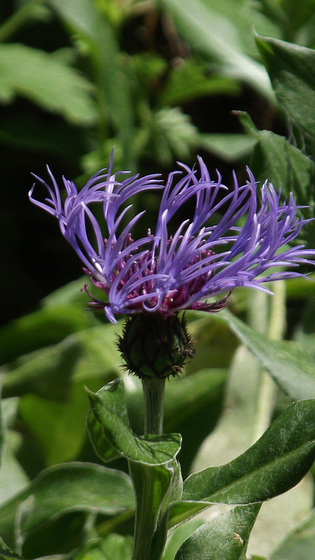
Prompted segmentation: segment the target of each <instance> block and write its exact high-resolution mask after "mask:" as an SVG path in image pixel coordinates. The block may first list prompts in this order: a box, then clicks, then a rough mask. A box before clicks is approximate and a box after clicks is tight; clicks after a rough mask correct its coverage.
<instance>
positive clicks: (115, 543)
mask: <svg viewBox="0 0 315 560" xmlns="http://www.w3.org/2000/svg"><path fill="white" fill-rule="evenodd" d="M132 548H133V539H132V537H128V536H123V535H117V534H115V533H112V534H111V535H108V536H107V537H105V538H104V539H102V540H101V541H100V542H98V543H97V544H94V545H93V546H91V548H89V549H88V550H85V551H84V552H81V553H79V554H78V555H76V556H75V557H74V560H114V559H115V560H131V556H132Z"/></svg>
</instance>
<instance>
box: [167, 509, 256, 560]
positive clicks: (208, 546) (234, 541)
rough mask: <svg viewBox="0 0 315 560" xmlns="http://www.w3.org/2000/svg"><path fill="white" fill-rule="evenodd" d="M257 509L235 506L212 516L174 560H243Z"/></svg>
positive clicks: (183, 546) (185, 543)
mask: <svg viewBox="0 0 315 560" xmlns="http://www.w3.org/2000/svg"><path fill="white" fill-rule="evenodd" d="M259 508H260V504H252V505H249V506H238V507H235V508H234V509H233V510H232V511H229V512H227V513H224V514H221V515H218V516H216V517H215V518H214V519H212V520H211V522H209V523H205V524H204V525H202V526H201V527H200V528H199V529H197V530H196V531H195V532H194V533H193V534H192V535H191V537H189V538H188V539H187V540H186V541H185V542H184V544H183V545H182V546H181V547H180V549H179V551H178V553H177V554H176V556H175V560H196V558H198V559H199V558H200V559H201V558H202V559H203V560H245V559H246V548H247V544H248V539H249V536H250V532H251V529H252V527H253V525H254V523H255V520H256V517H257V514H258V512H259Z"/></svg>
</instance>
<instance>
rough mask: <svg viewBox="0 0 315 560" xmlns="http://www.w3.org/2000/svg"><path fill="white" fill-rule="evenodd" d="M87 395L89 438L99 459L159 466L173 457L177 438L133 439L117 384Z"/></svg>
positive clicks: (174, 436) (121, 390)
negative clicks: (114, 459)
mask: <svg viewBox="0 0 315 560" xmlns="http://www.w3.org/2000/svg"><path fill="white" fill-rule="evenodd" d="M88 394H89V397H90V402H91V411H90V413H89V416H88V429H89V435H90V438H91V441H92V443H93V445H94V448H95V451H96V452H97V454H98V455H99V456H100V458H101V459H103V460H104V461H108V460H111V459H112V458H114V457H116V456H117V455H118V456H123V457H125V458H127V459H129V460H131V461H134V462H140V463H147V464H149V465H162V464H165V463H168V462H170V461H172V460H173V459H174V457H176V455H177V453H178V452H179V450H180V444H181V437H180V435H179V434H164V435H162V436H154V435H149V436H137V435H136V434H134V433H133V432H132V431H131V429H130V426H129V418H128V414H127V408H126V403H125V397H124V386H123V382H122V381H121V380H115V381H112V382H111V383H108V384H107V385H105V386H104V387H103V388H102V389H100V390H99V391H98V392H97V393H92V391H89V392H88Z"/></svg>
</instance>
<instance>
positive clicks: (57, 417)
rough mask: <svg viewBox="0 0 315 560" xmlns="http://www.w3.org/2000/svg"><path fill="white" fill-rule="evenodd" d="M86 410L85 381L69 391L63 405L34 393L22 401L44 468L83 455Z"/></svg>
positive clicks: (23, 416) (22, 415)
mask: <svg viewBox="0 0 315 560" xmlns="http://www.w3.org/2000/svg"><path fill="white" fill-rule="evenodd" d="M89 383H91V380H89ZM94 385H95V387H96V388H98V387H99V385H100V380H99V379H96V380H95V382H94ZM87 409H88V400H87V398H86V392H85V390H84V383H82V382H80V383H78V382H76V383H73V384H72V385H71V387H69V388H68V390H67V400H66V401H63V402H62V401H56V400H54V399H48V398H42V397H39V396H38V395H33V394H27V395H24V396H23V397H22V398H21V400H20V406H19V416H20V418H21V420H23V422H24V425H25V427H26V428H27V430H28V431H29V433H30V437H32V438H34V440H35V445H37V446H40V454H41V458H42V459H43V461H44V465H45V466H52V465H56V464H58V463H63V462H65V461H74V460H76V459H77V458H78V456H80V452H81V450H82V447H83V445H84V443H85V441H86V425H85V419H86V413H87Z"/></svg>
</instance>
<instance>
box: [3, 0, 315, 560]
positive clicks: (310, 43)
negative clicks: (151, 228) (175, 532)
mask: <svg viewBox="0 0 315 560" xmlns="http://www.w3.org/2000/svg"><path fill="white" fill-rule="evenodd" d="M0 18H1V26H0V144H1V152H0V158H1V159H0V161H1V178H2V180H1V188H2V197H1V209H0V212H1V220H0V247H1V253H0V259H1V261H0V262H1V290H0V298H1V302H0V303H1V319H0V321H1V325H2V328H1V331H0V351H1V363H2V364H3V366H2V370H1V373H0V376H1V380H2V382H3V395H4V397H5V399H4V410H3V414H4V418H5V423H6V426H8V427H9V432H8V435H7V439H6V442H7V443H6V448H5V449H6V451H5V459H4V462H3V469H2V474H1V475H0V479H1V480H2V490H1V492H2V495H1V494H0V497H1V500H2V502H5V501H6V500H7V499H9V498H11V497H12V496H14V494H15V493H16V492H17V491H18V490H22V489H24V488H27V487H28V484H29V481H30V480H33V479H34V477H35V476H36V475H38V473H40V472H41V471H42V470H43V469H45V468H46V467H53V466H54V465H56V464H59V463H62V462H69V461H71V462H72V461H83V462H84V463H86V462H87V461H91V462H92V463H93V464H94V465H96V464H97V463H98V459H97V458H96V456H95V454H94V452H93V450H92V448H91V445H90V443H89V442H88V440H87V437H86V432H85V425H84V418H85V415H86V411H87V408H88V404H87V399H86V395H85V393H84V389H83V387H84V385H85V384H88V386H89V387H90V388H91V389H95V390H96V389H98V388H99V387H100V386H101V385H102V384H103V383H105V382H107V381H110V380H112V379H115V378H116V377H121V376H122V375H123V374H122V372H121V369H120V367H119V355H118V353H117V352H116V350H115V344H114V341H115V336H116V333H117V328H116V327H112V326H111V325H104V319H103V317H102V316H101V315H100V314H99V315H95V316H93V315H92V314H91V313H90V312H87V311H86V308H85V307H86V298H85V296H84V295H83V294H81V292H80V287H81V286H82V285H83V283H84V281H83V280H82V278H81V275H82V273H81V270H80V263H79V262H78V259H77V258H76V256H75V255H74V254H73V252H72V250H71V248H70V247H68V246H67V245H66V243H65V242H64V240H63V239H62V237H61V235H60V233H59V231H58V227H57V225H56V223H55V222H54V220H51V219H50V218H49V217H48V216H47V215H45V214H44V213H42V212H40V211H39V210H38V209H37V208H35V207H33V206H32V205H30V204H29V202H28V199H27V193H28V190H29V188H30V187H31V185H32V178H31V176H30V172H34V173H36V174H38V175H40V176H45V173H46V170H45V164H46V163H48V164H49V165H50V167H51V168H52V170H53V172H54V174H55V175H56V176H57V177H61V175H62V174H64V175H65V176H66V177H68V178H72V179H75V180H76V182H77V184H78V185H79V186H82V185H83V184H84V182H85V180H86V179H87V177H89V176H90V175H91V174H92V173H94V172H96V171H97V170H98V169H100V168H102V167H106V166H107V164H108V159H109V154H110V151H111V149H112V147H113V146H116V149H115V161H116V168H117V170H119V169H130V170H131V171H132V172H140V173H147V172H156V171H161V172H162V173H163V174H165V175H166V174H167V173H168V172H169V171H170V170H173V169H174V167H175V162H176V160H181V161H185V163H187V164H188V165H192V164H193V163H194V161H195V159H196V155H197V154H200V155H202V156H203V158H204V159H205V161H206V163H207V165H208V167H209V169H211V170H213V174H214V173H215V170H216V169H219V170H220V172H221V174H222V175H223V179H224V181H225V182H226V184H231V180H232V169H235V170H236V171H237V174H238V176H239V178H240V180H242V179H244V177H245V165H246V164H250V166H251V168H252V170H253V172H254V173H255V174H256V177H257V178H258V179H260V180H262V181H263V180H265V179H266V178H269V179H270V180H272V181H273V182H274V184H275V186H276V187H277V188H280V186H281V187H282V189H283V192H284V194H287V193H288V192H289V191H290V190H293V191H294V192H295V195H296V196H297V197H298V200H299V202H300V203H301V204H305V203H306V204H309V205H310V207H311V208H310V210H309V211H307V212H309V215H310V216H311V215H312V213H313V198H314V182H313V178H314V164H313V158H314V138H315V121H314V117H313V115H314V114H315V93H314V91H315V73H314V67H315V66H314V58H315V55H314V47H315V2H314V0H302V1H300V2H299V3H296V2H295V1H293V0H255V1H254V0H221V1H220V2H219V3H218V2H216V1H215V0H165V1H163V0H161V1H158V0H156V1H150V0H62V1H61V0H47V1H45V2H44V1H41V0H28V1H23V0H16V1H15V2H14V1H13V0H8V1H6V2H2V3H1V4H0ZM264 37H268V38H269V39H264ZM274 40H275V41H274ZM279 40H280V42H279ZM283 41H285V42H286V43H283ZM297 47H298V48H301V50H298V51H296V48H297ZM304 49H305V50H304ZM139 204H145V206H146V208H147V209H148V212H147V213H148V223H150V216H151V215H154V212H155V210H156V205H157V200H156V198H154V197H152V199H151V198H150V199H148V200H145V201H139ZM305 235H306V240H307V242H308V244H309V245H310V246H312V247H314V237H315V236H314V227H313V226H312V225H310V227H309V228H308V230H307V231H306V234H305ZM306 272H308V270H306ZM69 282H71V283H70V284H69ZM314 294H315V288H314V286H313V285H312V283H310V282H307V281H304V280H301V281H290V282H288V283H287V293H286V295H285V294H284V293H283V292H281V288H279V294H278V295H277V299H276V298H274V299H276V301H277V302H278V303H276V304H275V303H271V302H270V300H269V299H268V298H267V299H266V297H265V296H264V297H262V296H260V295H259V296H257V295H252V294H247V293H246V292H243V291H242V290H239V291H238V292H237V293H236V294H235V296H233V298H232V299H231V307H230V308H231V310H232V311H233V312H234V313H235V314H236V316H238V317H240V318H241V319H243V320H245V321H246V322H247V324H248V325H249V326H250V327H253V328H255V329H257V330H259V331H260V332H262V334H263V335H265V336H266V337H271V338H273V339H281V338H285V339H293V340H294V341H298V343H299V344H300V345H301V346H300V347H299V352H300V354H299V353H298V349H297V347H296V346H293V347H291V346H290V347H289V349H288V350H287V349H286V352H288V353H287V354H285V360H287V361H285V364H286V365H287V368H288V369H289V370H290V364H291V369H292V371H293V369H294V368H293V366H292V364H293V362H294V361H295V362H298V364H297V366H296V367H297V369H298V370H299V367H300V370H299V371H298V374H297V378H296V380H295V381H293V388H292V385H291V386H290V387H288V386H287V385H286V383H287V381H286V379H287V378H286V373H285V375H284V376H283V378H284V381H283V378H281V379H280V378H279V375H280V374H279V368H278V369H276V368H275V366H274V364H275V363H276V357H277V356H279V352H280V349H279V348H280V347H278V346H273V347H269V346H268V342H267V341H264V344H265V345H266V351H265V352H264V351H261V350H259V348H260V347H259V344H258V342H257V341H256V339H254V338H253V336H252V335H249V338H248V336H247V338H246V333H245V334H244V332H242V329H241V328H240V327H239V325H238V324H237V323H236V324H234V323H233V320H232V319H229V316H228V317H227V318H226V317H225V319H221V320H220V319H219V318H213V319H211V318H209V317H204V316H202V317H199V316H195V315H194V314H191V315H190V316H189V320H190V329H191V332H192V334H193V335H194V337H195V338H196V340H197V343H198V346H197V354H196V358H195V359H194V360H193V362H192V363H191V364H190V366H188V368H187V371H186V374H185V378H184V379H183V380H182V381H180V380H174V381H172V383H170V384H169V387H168V390H167V396H166V428H167V430H168V431H180V432H181V433H182V434H183V436H184V445H183V450H182V452H181V461H182V466H183V472H184V474H185V475H187V474H188V473H189V471H190V469H191V468H192V466H193V468H201V467H203V466H206V465H208V464H210V463H213V464H214V463H215V462H217V463H216V464H219V463H220V462H222V461H228V460H230V459H231V458H232V457H233V456H235V455H236V454H238V453H240V452H241V451H243V450H244V449H246V447H248V446H249V445H250V443H252V441H253V434H251V433H250V430H249V426H250V425H251V423H252V424H253V425H256V427H257V425H258V424H259V422H258V421H257V423H256V422H255V421H254V420H253V418H254V419H255V418H256V419H257V409H259V406H258V405H259V402H262V401H261V400H260V401H259V397H258V396H259V394H260V395H261V392H260V389H261V387H262V385H263V386H264V384H262V383H261V380H262V379H264V378H263V377H262V376H263V374H262V372H261V364H262V365H263V366H264V367H265V368H266V369H267V371H268V372H269V373H271V375H273V377H274V378H275V379H276V381H277V383H278V385H280V387H281V388H282V390H283V392H281V391H280V392H277V393H276V391H275V390H274V389H271V392H270V394H269V397H270V400H269V401H268V398H269V397H268V398H267V397H265V399H266V398H267V401H268V402H269V405H268V407H269V411H268V413H267V415H266V418H267V420H266V426H265V428H266V427H267V425H268V421H269V419H270V418H274V417H276V416H277V415H278V414H279V413H280V412H281V411H282V410H284V409H286V407H287V406H288V404H289V402H290V400H291V399H292V400H295V399H296V398H297V399H300V398H306V397H312V398H314V395H315V392H314V395H313V393H312V391H313V390H314V389H313V381H314V375H315V374H314V363H313V357H314V351H315V339H314V321H313V312H314ZM261 298H262V299H261ZM279 302H280V303H279ZM277 310H278V311H277ZM277 313H278V315H277ZM279 316H280V319H279ZM274 317H278V319H277V318H276V319H275V318H274ZM231 321H232V323H231ZM233 325H234V326H233ZM293 344H295V342H293ZM209 348H211V350H210V351H209ZM248 348H249V349H250V351H251V352H248ZM281 348H282V347H281ZM253 353H254V354H255V356H256V358H258V360H259V363H260V365H258V362H257V361H256V359H254V358H253V356H252V354H253ZM302 355H303V360H306V362H305V364H304V362H303V360H302ZM305 356H306V357H305ZM210 357H211V362H210V363H209V358H210ZM268 357H269V362H268V360H267V358H268ZM295 362H294V363H295ZM301 364H302V365H301ZM278 365H279V363H278ZM210 370H211V374H210ZM287 371H288V370H287ZM290 371H291V370H290ZM301 371H302V373H303V372H305V371H307V375H308V376H309V378H310V379H311V380H312V381H309V378H307V380H306V381H305V384H304V385H303V383H302V387H305V390H303V388H302V389H301V392H300V393H299V394H298V391H299V390H300V388H301V377H299V375H301ZM248 372H251V376H250V377H249V375H248ZM294 372H295V373H294ZM294 372H293V373H292V375H293V377H294V375H296V371H295V370H294ZM228 373H229V375H228ZM227 379H228V383H227ZM290 379H291V377H290V375H289V380H290ZM294 379H295V378H294ZM308 381H309V383H310V385H308V384H307V383H308ZM125 383H126V389H127V402H128V407H129V414H130V419H131V423H132V425H133V428H134V430H135V431H136V432H138V433H140V432H141V425H142V409H141V391H140V388H139V386H138V384H137V381H136V380H135V379H133V378H126V379H125ZM174 395H176V399H174ZM257 395H258V396H257ZM231 411H232V413H231ZM215 426H216V429H215V431H214V432H213V431H212V430H213V429H214V428H215ZM260 431H261V426H260V428H259V427H257V433H256V436H257V435H258V434H259V432H260ZM209 434H212V435H211V436H209ZM209 437H210V439H209ZM211 438H212V439H211ZM203 442H204V443H203ZM202 443H203V446H202V447H201V445H202ZM209 449H211V455H209ZM228 451H229V453H228ZM71 464H72V463H71ZM115 466H116V464H115ZM117 466H118V467H119V468H122V469H124V468H125V467H124V465H123V463H122V462H119V461H118V463H117ZM58 472H59V471H58ZM85 475H86V476H87V479H88V478H89V476H90V477H91V480H92V479H93V480H95V476H98V475H97V474H95V472H94V471H93V473H92V474H91V473H85ZM56 476H57V480H60V478H58V477H59V476H60V477H61V476H62V475H61V474H60V473H59V474H58V473H57V475H56ZM120 483H121V484H123V483H122V482H119V483H118V482H117V484H120ZM69 492H70V489H69ZM91 492H92V491H91ZM125 492H126V493H127V489H125ZM295 492H297V493H296V494H294V495H293V497H292V498H290V497H288V498H285V499H287V500H288V502H285V504H286V505H283V503H282V505H281V503H280V506H273V507H274V508H275V510H274V513H267V515H266V518H267V519H269V525H268V526H266V525H263V527H262V529H261V533H260V536H259V531H258V533H257V535H258V536H257V547H258V548H256V549H255V550H254V552H255V553H257V554H258V553H261V554H265V555H266V556H267V555H268V557H269V555H270V558H272V560H284V558H286V559H288V560H290V559H291V558H292V559H293V558H297V557H298V558H299V560H311V558H312V556H311V555H312V551H313V550H314V548H313V547H314V546H315V544H314V538H315V537H314V534H315V525H314V514H313V513H312V509H313V482H312V478H311V476H308V477H307V479H305V480H304V481H303V482H302V483H301V485H300V486H299V489H298V490H295ZM126 495H127V494H126ZM92 498H93V499H94V497H93V494H92V493H91V497H90V499H91V501H93V500H92ZM41 499H42V500H44V498H41V497H39V500H41ZM80 499H82V496H81V497H80ZM43 503H44V502H43ZM12 507H13V509H14V506H12ZM106 507H107V506H106V505H104V504H103V505H100V506H99V510H98V511H97V512H95V511H94V510H93V508H92V509H91V508H90V507H88V506H86V507H85V508H84V507H81V509H80V513H79V514H78V513H74V512H73V510H72V509H71V507H70V506H68V509H67V507H65V510H64V512H66V513H65V514H64V515H63V514H62V517H61V518H59V515H61V514H58V515H57V513H56V512H57V511H59V512H63V509H62V507H61V506H60V504H56V505H55V510H54V511H55V517H54V516H52V517H53V518H54V522H53V523H50V524H47V517H48V514H47V511H46V513H45V512H44V513H43V518H42V519H41V520H40V521H39V522H37V525H36V522H35V521H34V526H30V527H24V529H23V527H22V529H21V527H20V528H19V530H20V531H21V535H22V536H21V535H20V540H19V538H18V539H17V542H18V545H19V546H20V549H19V550H20V552H21V553H23V555H24V556H25V557H26V558H35V557H41V556H43V555H48V554H66V553H69V551H70V552H71V554H72V556H78V557H79V558H82V557H84V554H85V553H87V551H90V545H89V544H88V543H90V542H92V541H91V539H92V537H93V536H94V537H95V535H97V536H99V537H102V538H107V535H108V534H109V533H110V531H111V530H112V529H114V530H115V531H116V533H117V535H118V536H117V535H116V537H114V538H116V541H115V542H114V541H113V542H109V541H107V544H106V546H105V545H104V546H105V548H104V546H103V544H102V543H103V541H101V544H100V548H99V549H98V552H97V553H96V552H95V551H94V552H91V551H90V552H89V554H94V555H95V556H97V554H99V555H101V556H102V557H104V558H107V556H106V554H107V552H106V550H111V549H110V547H111V546H113V547H114V548H113V549H112V550H114V551H115V554H118V552H117V551H118V549H119V550H120V548H121V550H122V552H121V558H125V557H128V556H126V555H127V552H126V551H127V550H129V548H130V544H129V540H128V539H129V535H130V534H132V529H131V522H130V521H129V519H128V516H129V517H130V518H131V516H132V508H131V505H130V503H126V504H122V505H119V504H118V505H117V508H116V509H115V511H114V513H113V511H109V510H108V509H106ZM277 507H278V508H280V511H283V510H284V509H285V510H286V512H287V516H286V517H285V518H284V521H283V523H281V519H280V518H281V517H282V516H279V509H277ZM73 509H74V510H75V507H74V506H73ZM44 510H45V508H44V506H43V511H44ZM5 511H6V510H3V518H4V517H5V515H7V514H5ZM14 511H15V510H14ZM210 511H211V510H210ZM270 511H272V510H270ZM82 512H83V513H82ZM121 512H124V513H121ZM0 515H1V508H0ZM306 515H310V520H309V521H307V525H306V529H305V532H306V533H305V534H304V533H303V530H304V529H303V530H301V531H300V532H298V533H294V534H293V536H292V537H290V538H291V541H286V542H287V544H284V545H283V547H282V548H281V547H280V541H281V539H282V538H285V536H286V535H287V533H288V532H289V531H290V530H292V529H293V528H294V527H295V526H296V525H298V524H299V523H300V522H301V521H302V519H303V518H304V516H306ZM45 516H46V517H45ZM124 516H125V517H124ZM194 523H195V522H194ZM43 524H44V526H45V529H43V530H42V529H41V530H40V528H41V527H42V526H43ZM197 524H198V522H197ZM22 525H23V524H22ZM196 527H197V525H194V526H191V532H192V531H193V530H194V529H195V528H196ZM0 528H1V520H0ZM3 531H4V533H3V534H4V535H6V534H7V533H6V529H3ZM266 531H268V535H269V539H268V543H269V544H268V545H267V546H265V548H264V544H263V543H264V539H263V537H262V536H263V535H264V534H265V532H266ZM0 534H1V531H0ZM188 535H189V533H187V536H188ZM305 535H306V536H305ZM125 537H126V538H125ZM6 538H7V540H6ZM6 538H5V539H4V540H5V541H6V542H7V544H9V546H12V547H16V546H17V543H16V541H15V542H13V541H14V539H13V540H10V539H11V537H10V536H7V537H6ZM111 538H112V537H111ZM179 540H184V539H183V538H182V537H181V539H179ZM265 540H266V539H265ZM296 541H298V542H297V544H296ZM302 541H303V542H302ZM47 542H49V543H50V545H49V546H50V547H51V549H50V548H49V547H48V548H47ZM104 542H105V541H104ZM174 542H175V544H174V543H173V544H172V543H170V546H169V549H168V552H167V553H166V554H167V555H165V560H171V558H174V555H175V552H174V553H173V552H172V550H173V549H174V550H175V549H176V547H177V548H178V546H179V544H180V543H179V544H178V543H177V541H176V539H175V540H174ZM292 542H294V543H295V544H294V546H298V547H300V548H298V551H299V552H298V554H297V553H296V549H295V548H294V547H293V544H292ZM301 542H302V544H301ZM302 545H303V546H302ZM102 546H103V548H102ZM172 546H173V549H172ZM253 546H254V545H253ZM281 546H282V545H281ZM106 547H107V548H106ZM115 547H116V548H115ZM119 547H120V548H119ZM124 547H125V549H126V551H125V552H124V550H125V549H124ZM128 547H129V548H128ZM279 547H280V548H279ZM18 548H19V547H17V548H15V550H17V549H18ZM93 550H94V549H93ZM100 550H101V552H100ZM290 550H291V552H289V551H290ZM73 551H75V552H73ZM292 551H294V552H292ZM303 554H304V556H303ZM117 557H118V556H117ZM108 558H110V556H108ZM187 558H188V556H187Z"/></svg>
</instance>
